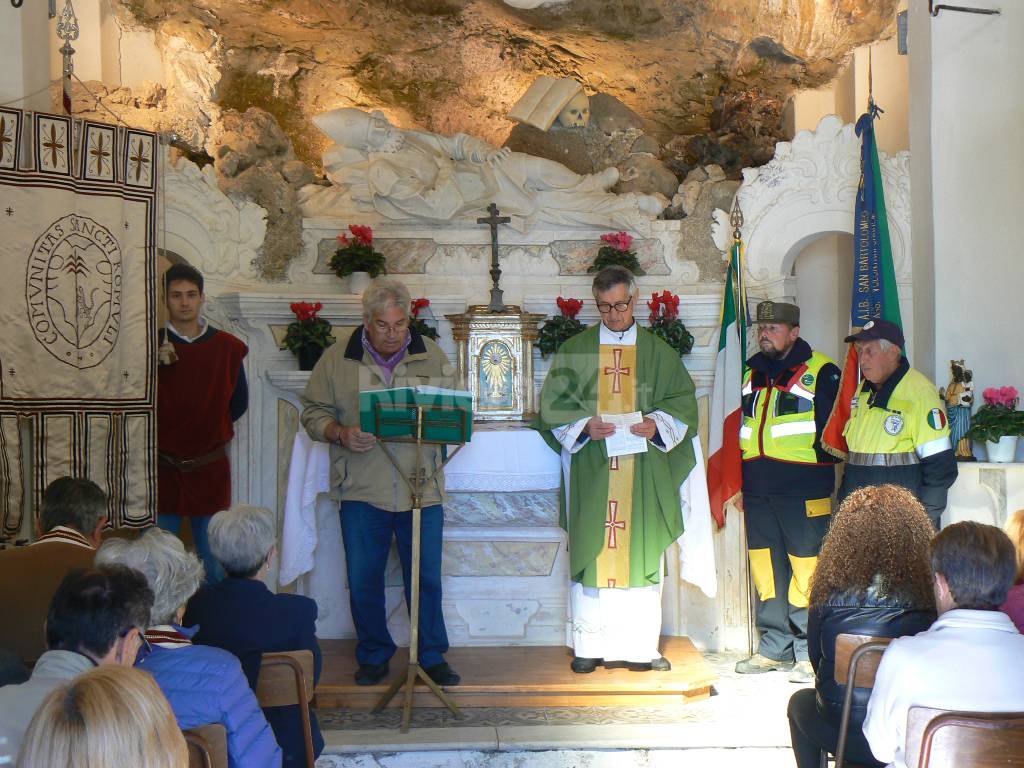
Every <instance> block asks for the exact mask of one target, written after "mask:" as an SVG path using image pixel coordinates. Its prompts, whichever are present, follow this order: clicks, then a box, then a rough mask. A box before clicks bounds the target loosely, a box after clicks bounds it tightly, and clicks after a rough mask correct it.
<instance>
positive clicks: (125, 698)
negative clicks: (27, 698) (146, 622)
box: [18, 667, 188, 768]
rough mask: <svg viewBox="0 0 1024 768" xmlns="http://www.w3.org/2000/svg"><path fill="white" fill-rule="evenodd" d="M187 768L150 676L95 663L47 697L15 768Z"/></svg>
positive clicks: (177, 732) (173, 726) (175, 731)
mask: <svg viewBox="0 0 1024 768" xmlns="http://www.w3.org/2000/svg"><path fill="white" fill-rule="evenodd" d="M40 766H46V768H78V767H79V766H111V768H115V767H116V766H131V768H188V748H187V747H186V745H185V737H184V736H183V735H182V733H181V731H180V730H179V729H178V726H177V725H176V724H175V722H174V713H172V712H171V708H170V706H169V705H168V704H167V699H165V698H164V697H163V694H162V693H160V688H159V687H158V686H157V684H156V683H155V682H154V680H153V678H152V677H150V676H149V675H147V674H146V673H144V672H139V671H138V670H136V669H131V668H129V667H100V668H99V669H93V670H90V671H88V672H85V673H84V674H81V675H79V676H78V677H76V678H75V679H74V680H72V681H70V682H66V683H62V684H61V685H59V686H58V687H57V688H55V689H54V690H53V691H51V692H50V695H49V696H47V697H46V700H45V701H44V702H43V704H42V706H41V707H40V708H39V711H38V712H36V715H35V717H33V718H32V724H31V725H30V726H29V728H28V732H27V733H26V734H25V741H24V745H23V746H22V748H21V755H20V757H19V758H18V768H40Z"/></svg>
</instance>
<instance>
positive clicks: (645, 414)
mask: <svg viewBox="0 0 1024 768" xmlns="http://www.w3.org/2000/svg"><path fill="white" fill-rule="evenodd" d="M593 293H594V298H595V301H596V303H597V308H598V311H599V312H600V314H601V323H600V324H599V325H597V326H595V327H591V328H588V329H587V330H585V331H584V332H582V333H580V334H578V335H577V336H574V337H573V338H571V339H569V340H568V341H566V342H565V343H564V344H563V345H562V347H561V348H560V349H559V351H558V352H557V354H556V355H555V357H554V359H553V361H552V363H551V368H550V370H549V372H548V375H547V378H546V379H545V382H544V387H543V389H542V391H541V397H540V401H541V402H540V409H539V414H538V417H537V420H536V422H535V424H534V427H535V428H536V429H538V430H539V431H540V432H541V434H542V435H543V437H544V439H545V441H546V442H547V443H548V445H549V446H550V447H551V448H552V450H554V451H557V452H559V453H560V454H561V457H562V469H563V482H562V494H561V502H562V505H561V525H562V527H563V528H564V529H565V530H566V532H567V534H568V539H569V561H570V577H571V579H572V584H571V585H570V594H569V602H570V626H569V633H568V634H569V644H570V645H571V646H572V648H573V652H574V658H573V662H572V669H573V671H575V672H580V673H586V672H592V671H593V670H594V669H595V668H596V667H597V666H598V665H599V664H603V663H609V662H619V663H623V664H626V665H628V666H630V667H631V668H634V669H656V670H665V669H669V668H670V664H669V662H668V660H666V659H665V658H664V657H662V656H661V653H660V652H659V649H658V639H659V636H660V632H661V578H662V570H663V561H664V554H665V550H666V549H667V548H668V547H669V546H670V545H671V544H672V543H673V542H674V541H676V540H677V539H678V538H679V537H680V536H681V535H682V533H683V513H682V506H681V500H680V490H681V487H682V486H683V484H684V482H686V481H687V478H688V477H689V475H690V473H691V471H692V470H694V469H695V465H696V462H695V458H694V441H693V438H694V437H695V436H696V433H697V402H696V398H695V396H694V386H693V381H692V380H691V379H690V375H689V374H688V373H687V371H686V368H685V366H684V365H683V363H682V361H681V360H680V359H679V355H678V353H677V352H676V351H675V350H674V349H672V348H671V347H670V346H669V345H668V344H666V343H665V342H664V341H662V340H661V339H659V338H658V337H657V336H655V335H654V334H652V333H651V332H650V331H648V330H646V329H644V328H640V327H639V326H638V325H637V323H636V321H635V320H634V318H633V312H634V308H635V306H636V300H637V296H636V280H635V278H634V277H633V275H632V273H631V272H629V271H628V270H626V269H624V268H622V267H607V268H605V269H603V270H601V271H600V272H598V273H597V275H596V276H595V278H594V285H593ZM625 414H633V415H634V416H633V420H634V421H635V422H636V423H633V424H631V425H630V426H628V427H627V426H618V427H617V426H616V425H615V424H614V423H612V422H613V420H612V419H611V418H610V417H611V416H617V415H625ZM637 414H639V415H637ZM626 421H629V419H626ZM620 429H621V430H627V429H628V431H629V432H630V433H631V435H632V436H635V437H639V438H642V440H640V441H637V442H639V445H634V446H632V447H630V446H615V445H614V442H615V438H616V431H617V430H620ZM619 437H622V435H619ZM610 439H611V442H610ZM609 446H611V448H609ZM637 450H639V452H628V451H637ZM616 454H618V455H616ZM698 469H699V470H701V471H702V470H703V465H701V466H700V467H699V468H698Z"/></svg>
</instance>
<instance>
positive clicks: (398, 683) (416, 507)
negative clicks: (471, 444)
mask: <svg viewBox="0 0 1024 768" xmlns="http://www.w3.org/2000/svg"><path fill="white" fill-rule="evenodd" d="M403 413H404V414H405V415H403V416H401V417H399V418H398V419H394V417H393V416H391V417H390V418H392V419H393V421H391V423H392V424H408V425H409V426H414V431H413V436H412V437H380V434H381V431H382V429H381V428H382V427H383V426H385V425H386V424H387V423H388V419H389V415H386V414H382V410H381V408H380V406H379V405H378V406H377V407H376V409H375V419H374V421H375V430H374V431H375V434H377V436H378V442H379V443H380V447H381V449H382V450H383V451H384V454H385V455H386V456H387V457H388V459H390V460H391V463H392V464H393V465H394V467H395V470H396V471H397V472H398V474H399V475H401V477H402V480H404V481H405V484H406V485H407V486H409V492H410V494H412V564H411V569H410V570H411V575H410V581H411V582H412V583H411V584H410V585H409V666H408V667H407V668H406V670H405V673H404V674H400V675H398V676H397V677H396V678H395V679H394V681H392V683H391V685H390V686H389V687H388V689H387V691H385V692H384V695H383V696H381V697H380V700H379V701H378V702H377V704H376V705H375V706H374V707H373V710H372V712H373V713H374V714H377V713H379V712H381V711H382V710H383V709H384V707H386V706H387V704H388V702H389V701H391V699H392V698H394V696H395V694H396V693H398V691H399V689H401V688H402V687H403V686H404V688H405V702H404V704H403V706H402V727H401V731H402V733H406V732H407V731H408V730H409V722H410V720H411V719H412V696H413V692H414V690H415V688H416V679H417V678H419V679H421V680H422V681H423V682H424V683H426V684H427V685H428V686H429V687H430V690H432V691H433V692H434V695H435V696H437V698H439V699H440V700H441V701H442V702H443V703H444V705H445V706H446V707H448V709H450V710H451V711H452V714H454V715H455V716H456V717H462V713H461V712H460V711H459V708H458V706H456V704H455V702H454V701H452V699H451V698H450V697H449V696H448V694H447V693H445V692H444V691H443V690H441V687H440V686H439V685H438V684H437V683H435V682H434V681H433V680H431V679H430V676H429V675H428V674H427V673H426V670H424V669H423V667H422V666H420V661H419V639H420V525H421V520H422V517H423V492H424V490H425V489H426V487H427V483H429V482H431V481H432V480H433V479H434V477H435V476H436V475H437V473H438V472H440V471H441V468H442V467H444V465H445V464H447V463H448V462H449V461H450V460H451V459H452V457H454V456H455V454H456V453H458V451H459V449H460V448H461V447H462V446H463V445H465V444H466V426H467V416H468V414H467V412H466V411H465V410H462V409H460V408H450V407H445V406H432V405H410V406H408V408H407V409H403ZM413 413H415V422H414V424H413V423H410V417H411V416H412V415H413ZM425 416H426V417H431V416H441V417H442V418H447V419H448V420H452V419H454V422H453V424H454V425H457V426H458V427H459V433H460V434H461V439H460V440H459V441H458V444H457V445H456V446H455V450H453V451H452V452H451V453H450V454H449V455H448V456H447V457H446V458H445V459H444V461H442V462H441V464H440V465H439V466H438V467H437V468H436V469H435V470H434V471H433V472H431V473H430V476H429V477H428V476H427V474H426V469H425V467H424V465H423V446H424V445H449V444H452V443H453V442H456V441H452V440H428V439H426V438H424V436H423V429H424V423H425V420H424V417H425ZM388 443H413V444H414V445H415V446H416V468H415V469H414V470H413V475H412V477H407V476H406V475H405V473H404V472H403V471H402V468H401V467H400V466H399V465H398V462H397V461H396V460H395V457H394V455H393V454H392V453H391V451H390V450H389V449H388V445H387V444H388Z"/></svg>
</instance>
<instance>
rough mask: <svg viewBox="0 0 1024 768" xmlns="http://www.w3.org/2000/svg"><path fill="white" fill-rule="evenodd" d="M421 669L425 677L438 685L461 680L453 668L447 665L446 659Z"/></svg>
mask: <svg viewBox="0 0 1024 768" xmlns="http://www.w3.org/2000/svg"><path fill="white" fill-rule="evenodd" d="M423 671H424V672H426V673H427V677H429V678H430V679H431V680H433V681H434V682H435V683H437V684H438V685H458V684H459V682H460V681H461V680H462V678H461V677H459V675H458V674H457V673H456V672H455V670H454V669H452V668H451V667H449V666H448V662H446V661H442V662H441V663H440V664H435V665H434V666H432V667H424V668H423Z"/></svg>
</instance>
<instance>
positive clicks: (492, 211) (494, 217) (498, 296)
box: [476, 203, 512, 312]
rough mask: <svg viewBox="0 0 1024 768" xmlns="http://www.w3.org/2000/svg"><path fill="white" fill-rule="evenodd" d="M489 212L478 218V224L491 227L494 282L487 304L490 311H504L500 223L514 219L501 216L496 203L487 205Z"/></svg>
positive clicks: (492, 276) (492, 278)
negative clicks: (499, 285) (500, 264)
mask: <svg viewBox="0 0 1024 768" xmlns="http://www.w3.org/2000/svg"><path fill="white" fill-rule="evenodd" d="M487 213H488V214H489V215H488V216H483V217H481V218H479V219H477V220H476V223H477V224H487V225H488V226H489V227H490V228H491V281H492V282H493V283H494V284H493V285H492V286H491V303H490V304H488V305H487V309H488V311H490V312H504V311H505V309H506V307H505V299H504V297H503V296H502V294H503V293H504V291H502V290H501V288H499V287H498V281H499V280H501V267H500V266H498V225H499V224H508V223H509V222H510V221H512V219H511V218H509V217H508V216H499V215H498V214H499V213H500V211H498V206H497V205H495V204H494V203H491V204H490V205H488V206H487Z"/></svg>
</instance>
